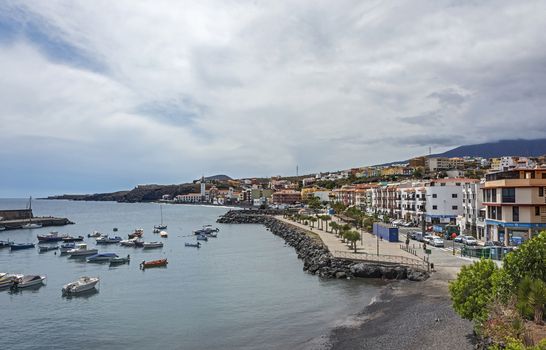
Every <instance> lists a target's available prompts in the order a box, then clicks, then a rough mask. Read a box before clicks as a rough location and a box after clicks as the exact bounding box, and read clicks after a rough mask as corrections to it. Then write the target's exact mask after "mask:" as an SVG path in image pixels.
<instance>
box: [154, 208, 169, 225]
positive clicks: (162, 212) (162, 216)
mask: <svg viewBox="0 0 546 350" xmlns="http://www.w3.org/2000/svg"><path fill="white" fill-rule="evenodd" d="M159 209H160V210H161V224H160V225H155V226H154V229H157V230H165V229H167V225H164V224H163V206H162V205H160V206H159Z"/></svg>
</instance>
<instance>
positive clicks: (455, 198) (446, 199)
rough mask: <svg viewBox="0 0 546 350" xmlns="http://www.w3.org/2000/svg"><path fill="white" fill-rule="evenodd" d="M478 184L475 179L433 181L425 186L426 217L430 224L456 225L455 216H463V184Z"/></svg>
mask: <svg viewBox="0 0 546 350" xmlns="http://www.w3.org/2000/svg"><path fill="white" fill-rule="evenodd" d="M474 182H478V180H475V179H466V178H447V179H435V180H431V181H430V182H429V183H427V184H425V190H426V205H425V209H426V215H425V220H426V222H428V223H430V224H435V225H438V224H456V221H457V216H459V215H462V214H463V190H462V186H463V184H465V183H474Z"/></svg>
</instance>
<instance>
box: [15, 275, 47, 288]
mask: <svg viewBox="0 0 546 350" xmlns="http://www.w3.org/2000/svg"><path fill="white" fill-rule="evenodd" d="M45 279H46V277H45V276H40V275H23V277H18V278H16V279H15V280H14V284H13V287H15V288H26V287H31V286H36V285H39V284H42V283H43V282H44V281H45Z"/></svg>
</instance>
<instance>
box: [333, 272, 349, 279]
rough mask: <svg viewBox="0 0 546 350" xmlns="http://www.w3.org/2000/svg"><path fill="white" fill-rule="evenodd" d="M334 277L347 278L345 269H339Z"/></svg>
mask: <svg viewBox="0 0 546 350" xmlns="http://www.w3.org/2000/svg"><path fill="white" fill-rule="evenodd" d="M335 276H336V278H337V279H340V278H347V274H346V273H345V271H339V272H336V275H335Z"/></svg>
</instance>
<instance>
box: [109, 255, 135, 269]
mask: <svg viewBox="0 0 546 350" xmlns="http://www.w3.org/2000/svg"><path fill="white" fill-rule="evenodd" d="M130 260H131V256H130V255H127V257H125V258H123V257H120V256H118V257H116V258H113V259H112V260H110V266H112V265H122V264H128V263H129V261H130Z"/></svg>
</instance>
